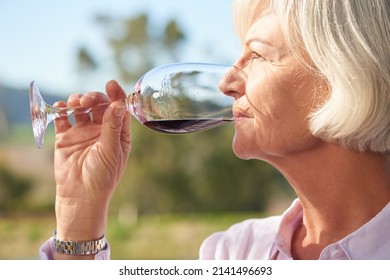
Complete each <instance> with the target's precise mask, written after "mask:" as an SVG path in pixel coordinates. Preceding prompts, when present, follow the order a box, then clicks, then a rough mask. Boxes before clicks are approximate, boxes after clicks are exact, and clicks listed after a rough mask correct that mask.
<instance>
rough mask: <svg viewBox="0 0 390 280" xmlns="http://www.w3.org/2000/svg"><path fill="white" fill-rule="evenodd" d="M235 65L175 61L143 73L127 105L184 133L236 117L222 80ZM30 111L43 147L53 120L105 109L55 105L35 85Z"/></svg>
mask: <svg viewBox="0 0 390 280" xmlns="http://www.w3.org/2000/svg"><path fill="white" fill-rule="evenodd" d="M231 69H232V66H231V65H223V64H207V63H175V64H168V65H163V66H160V67H156V68H154V69H152V70H150V71H149V72H147V73H146V74H144V75H143V76H142V77H141V78H140V79H139V80H138V82H137V83H136V84H135V87H134V91H133V92H132V93H131V94H129V95H128V96H127V98H126V99H125V103H126V107H127V110H128V111H129V112H130V113H131V114H132V115H133V116H134V117H135V118H136V119H137V120H138V121H139V122H140V123H142V124H143V125H145V126H146V127H148V128H150V129H153V130H155V131H158V132H163V133H170V134H184V133H191V132H197V131H203V130H206V129H210V128H214V127H217V126H220V125H222V124H225V123H228V122H230V121H233V120H234V116H233V113H232V105H233V101H234V99H233V97H230V96H228V95H225V94H223V93H222V92H221V91H220V89H219V86H218V84H219V82H220V81H221V80H222V79H223V78H224V76H225V75H228V74H229V72H230V74H229V75H231V71H230V70H231ZM29 93H30V114H31V121H32V127H33V132H34V138H35V143H36V145H37V147H38V148H40V149H41V148H42V147H43V141H44V136H45V131H46V128H47V126H48V125H49V123H51V122H52V121H53V120H54V119H56V118H58V117H61V116H69V115H72V114H85V113H90V112H92V111H94V110H104V109H105V108H107V106H108V105H109V103H103V104H99V105H97V106H94V107H82V106H79V107H62V108H56V107H54V106H51V105H48V104H46V102H45V101H44V100H43V98H42V96H41V94H40V91H39V89H38V86H37V84H36V83H35V82H34V81H32V82H31V84H30V90H29Z"/></svg>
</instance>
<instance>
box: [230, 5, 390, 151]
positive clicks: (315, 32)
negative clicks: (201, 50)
mask: <svg viewBox="0 0 390 280" xmlns="http://www.w3.org/2000/svg"><path fill="white" fill-rule="evenodd" d="M265 9H268V10H270V11H272V12H275V13H276V15H277V16H278V17H279V19H280V26H281V28H282V31H283V33H284V36H285V38H286V42H287V44H288V45H289V46H290V48H291V50H292V52H293V53H294V54H295V55H297V57H298V58H299V59H301V60H302V61H304V63H305V65H307V67H308V68H310V69H311V70H314V71H316V73H318V75H319V76H320V77H322V78H323V79H325V80H326V81H327V83H328V85H329V88H330V95H329V98H328V100H327V101H326V102H325V103H324V104H323V105H322V106H320V107H319V108H315V109H314V111H313V112H312V113H311V115H310V116H309V120H310V122H309V127H310V130H311V132H312V134H313V135H315V136H317V137H320V138H322V139H324V140H326V141H337V142H338V143H340V144H341V145H343V146H344V147H351V148H355V149H357V150H359V151H366V150H370V151H373V152H389V151H390V1H388V0H269V1H265V0H263V1H262V0H237V1H234V23H235V26H236V28H237V30H238V31H239V35H240V36H241V37H243V34H244V33H246V31H247V30H248V28H249V26H250V24H251V23H253V22H254V21H255V20H256V19H257V18H258V17H259V16H260V14H261V12H262V11H264V10H265ZM304 56H306V57H307V56H309V60H310V61H308V59H304Z"/></svg>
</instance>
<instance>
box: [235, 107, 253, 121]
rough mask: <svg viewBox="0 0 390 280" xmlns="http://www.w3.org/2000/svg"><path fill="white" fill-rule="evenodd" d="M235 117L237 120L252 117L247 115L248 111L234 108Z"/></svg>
mask: <svg viewBox="0 0 390 280" xmlns="http://www.w3.org/2000/svg"><path fill="white" fill-rule="evenodd" d="M233 116H234V117H235V119H244V118H250V116H249V115H248V114H247V113H246V110H243V109H241V108H233Z"/></svg>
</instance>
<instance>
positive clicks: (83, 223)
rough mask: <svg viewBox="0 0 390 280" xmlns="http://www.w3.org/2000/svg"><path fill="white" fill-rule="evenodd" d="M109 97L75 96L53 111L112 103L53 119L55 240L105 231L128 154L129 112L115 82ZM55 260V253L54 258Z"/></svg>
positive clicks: (90, 236)
mask: <svg viewBox="0 0 390 280" xmlns="http://www.w3.org/2000/svg"><path fill="white" fill-rule="evenodd" d="M106 91H107V95H108V96H106V95H104V94H102V93H97V92H90V93H88V94H86V95H80V94H74V95H72V96H70V97H69V99H68V102H67V104H66V103H65V102H57V103H56V106H57V107H64V106H72V107H73V106H86V107H89V106H95V105H97V104H100V103H106V102H112V103H111V104H110V106H109V107H108V108H107V109H106V110H100V111H95V112H93V113H91V114H79V115H75V121H74V124H73V125H72V124H71V122H70V121H69V118H68V117H63V118H59V119H57V120H55V122H54V123H55V133H56V143H55V156H54V168H55V180H56V183H57V186H56V217H57V237H58V238H59V239H64V240H93V239H98V238H100V237H101V236H102V235H103V234H104V233H105V230H106V224H107V214H108V207H109V203H110V200H111V197H112V195H113V193H114V191H115V188H116V186H117V184H118V182H119V180H120V179H121V177H122V175H123V173H124V170H125V168H126V164H127V159H128V154H129V152H130V146H131V145H130V144H131V142H130V114H129V113H128V112H127V111H126V107H125V103H124V102H123V100H124V99H125V98H126V94H125V92H124V90H123V89H122V88H121V87H120V86H119V85H118V83H117V82H115V81H110V82H108V83H107V84H106ZM57 257H58V254H57Z"/></svg>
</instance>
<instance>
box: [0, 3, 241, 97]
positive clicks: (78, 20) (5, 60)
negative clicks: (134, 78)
mask: <svg viewBox="0 0 390 280" xmlns="http://www.w3.org/2000/svg"><path fill="white" fill-rule="evenodd" d="M141 12H146V13H147V14H148V15H149V16H151V18H152V24H155V25H156V26H158V25H159V24H161V22H165V21H166V20H167V19H170V18H175V19H176V20H177V21H178V22H179V24H180V25H181V26H182V27H183V29H184V30H185V31H186V32H187V34H188V36H189V37H188V39H189V40H188V41H187V44H188V46H187V48H186V50H187V51H186V52H184V53H183V54H182V57H181V60H183V61H199V62H215V63H233V62H234V60H235V58H236V56H237V55H238V53H239V51H240V46H239V42H238V40H237V38H236V36H235V35H234V31H233V26H232V21H231V0H64V1H52V0H34V1H32V0H12V1H11V0H0V38H1V39H0V85H4V86H9V87H16V88H27V87H28V85H29V83H30V81H31V80H35V81H36V82H37V83H38V84H39V86H40V88H41V91H42V92H43V91H48V92H51V93H54V94H55V93H58V94H66V93H67V92H69V93H73V92H74V91H77V90H80V77H79V75H77V71H76V65H77V64H76V50H77V47H79V46H87V47H88V48H90V47H91V48H92V49H93V52H94V54H95V55H98V56H99V58H100V59H105V58H107V59H109V54H108V50H107V49H106V48H105V44H103V43H102V42H103V41H104V39H103V32H102V31H101V29H99V27H98V25H96V23H95V22H94V17H95V16H96V15H97V14H104V15H110V16H114V17H120V18H126V17H131V16H133V15H136V14H137V13H141ZM205 48H207V49H208V50H209V51H210V52H211V53H212V54H214V56H213V57H212V58H210V57H207V58H206V57H205V55H204V52H202V51H200V50H204V49H205ZM205 59H207V60H208V61H204V60H205ZM209 60H211V61H209ZM115 78H116V77H113V73H112V72H110V71H109V70H107V69H106V70H105V71H101V73H99V74H98V75H95V76H94V77H93V78H92V79H90V80H88V83H87V85H85V83H84V84H83V85H84V86H85V87H86V88H88V90H91V91H92V90H98V91H103V89H104V84H105V82H106V81H108V80H109V79H115ZM85 90H87V89H85Z"/></svg>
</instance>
